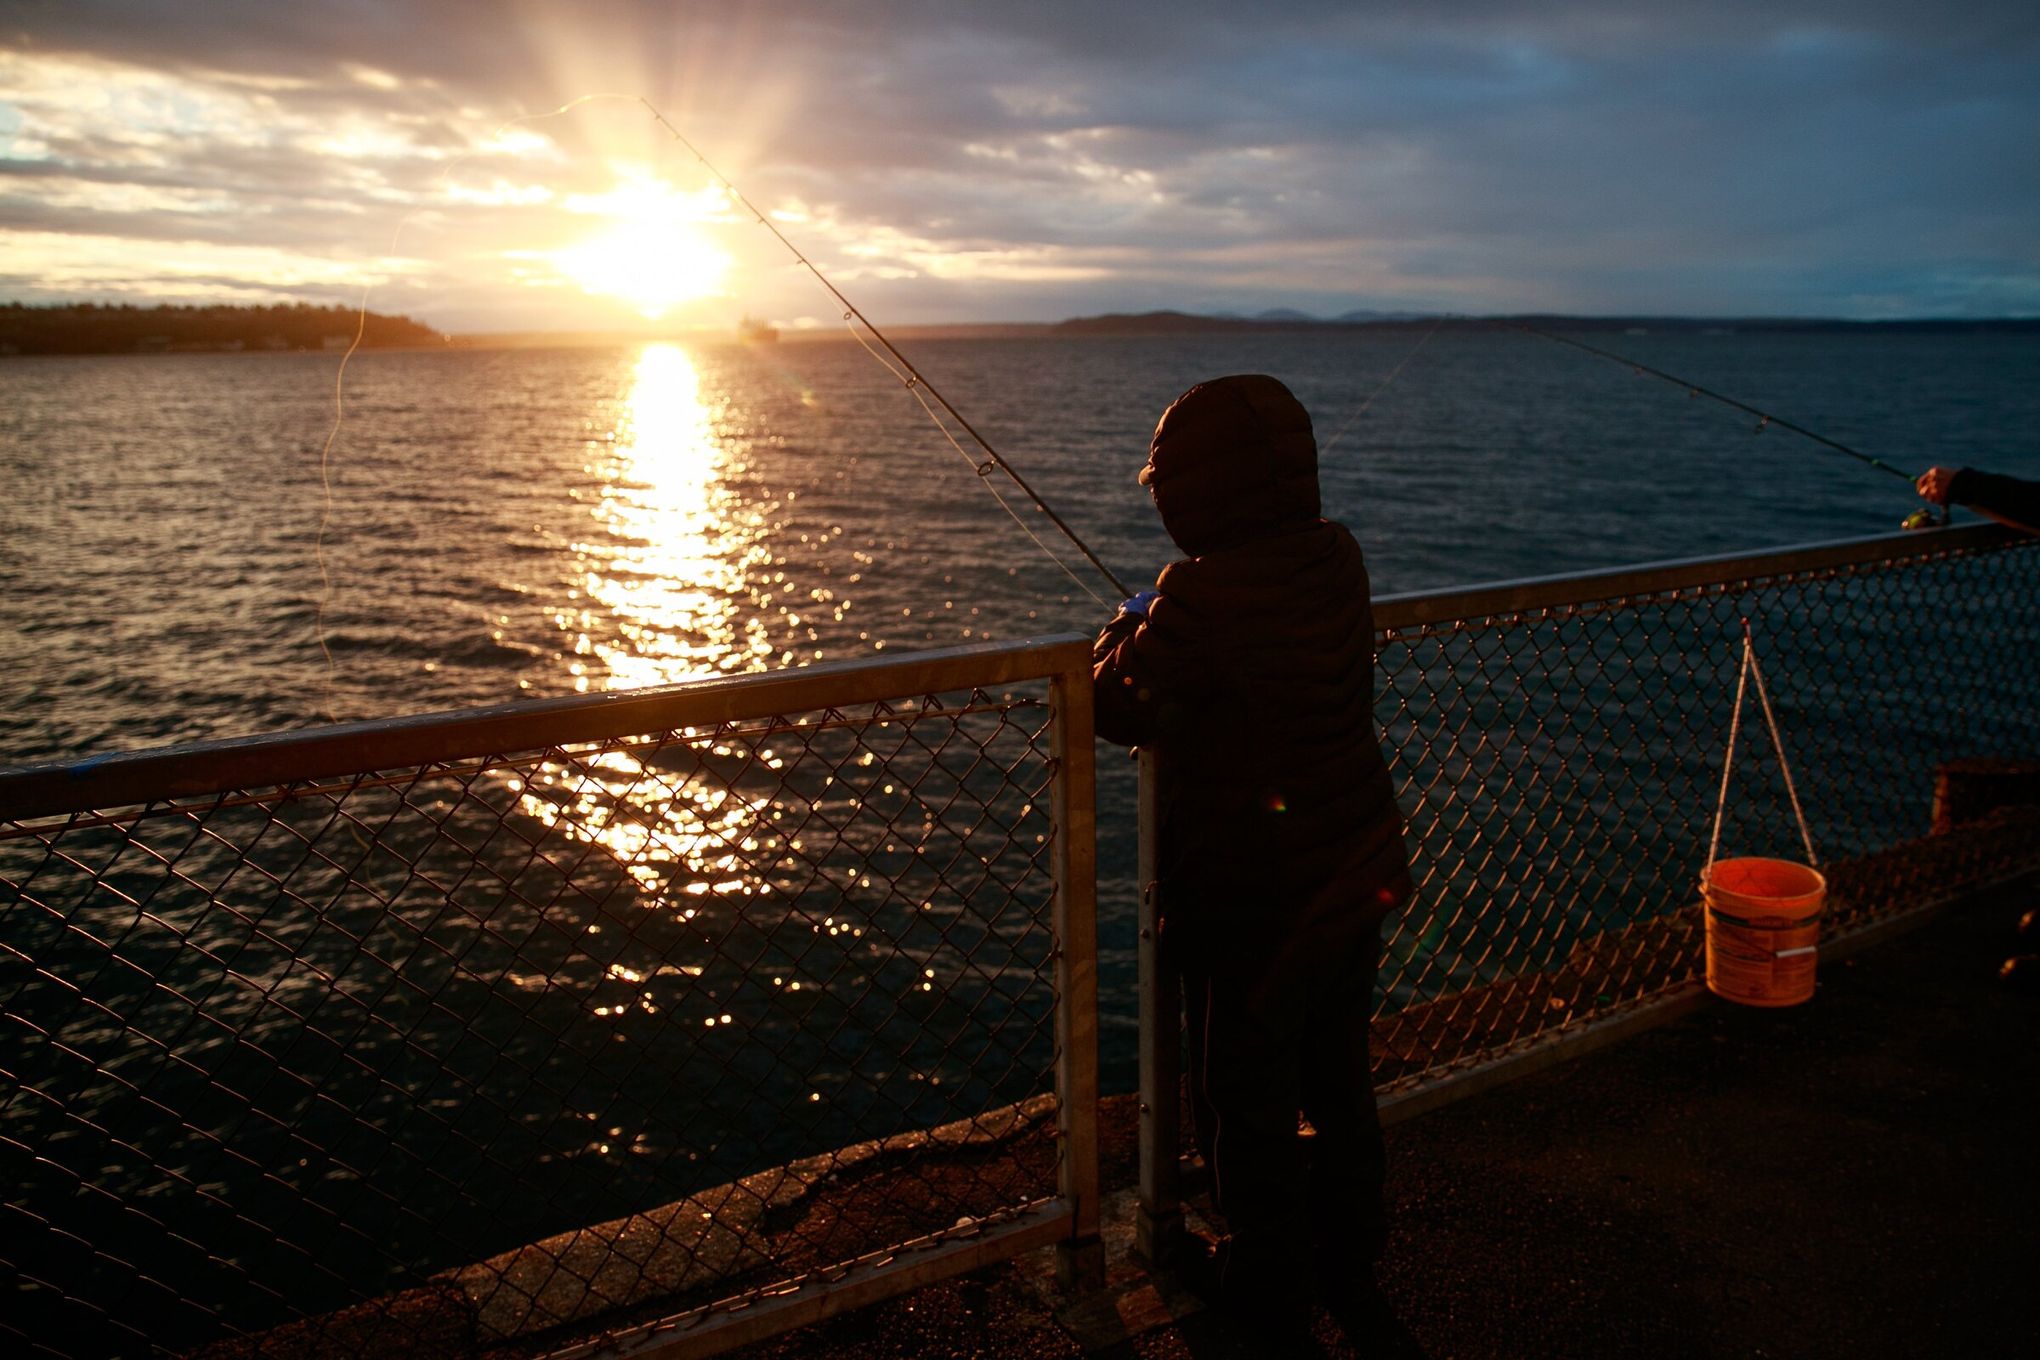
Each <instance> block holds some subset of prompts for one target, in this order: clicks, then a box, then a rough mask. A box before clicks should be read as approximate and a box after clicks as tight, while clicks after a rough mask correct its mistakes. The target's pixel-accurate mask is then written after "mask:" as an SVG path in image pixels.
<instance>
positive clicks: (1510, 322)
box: [1047, 311, 2040, 336]
mask: <svg viewBox="0 0 2040 1360" xmlns="http://www.w3.org/2000/svg"><path fill="white" fill-rule="evenodd" d="M1511 326H1533V327H1536V328H1538V329H1540V330H1565V331H1599V332H1616V333H1624V334H1635V333H1642V334H1649V333H1651V332H1654V331H1665V332H1673V333H1679V334H1703V335H1705V334H1715V335H1729V334H1740V333H1749V332H1753V333H1762V334H1773V335H1775V334H1795V333H1820V334H1901V333H1902V334H1950V335H1954V334H1971V333H1989V334H2040V317H1933V318H1909V319H1897V320H1890V321H1847V320H1841V319H1838V318H1831V317H1766V316H1755V317H1691V316H1573V315H1566V314H1562V313H1537V312H1526V313H1514V314H1510V315H1503V316H1455V315H1449V314H1448V315H1435V314H1434V315H1406V314H1397V315H1386V316H1345V317H1338V318H1333V319H1319V318H1316V317H1306V316H1272V317H1271V316H1260V317H1239V316H1203V315H1197V314H1194V313H1189V312H1167V311H1164V312H1135V313H1108V314H1106V315H1103V316H1087V317H1076V318H1072V319H1071V320H1068V321H1061V322H1057V323H1055V324H1054V325H1052V326H1049V327H1048V328H1047V330H1048V332H1049V333H1050V334H1052V335H1060V336H1070V335H1214V334H1258V333H1268V332H1296V331H1305V332H1324V331H1331V332H1342V331H1382V330H1390V331H1408V330H1429V329H1433V328H1436V329H1438V330H1459V331H1469V330H1494V329H1497V328H1507V327H1511Z"/></svg>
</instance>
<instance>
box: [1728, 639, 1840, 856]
mask: <svg viewBox="0 0 2040 1360" xmlns="http://www.w3.org/2000/svg"><path fill="white" fill-rule="evenodd" d="M1753 676H1754V677H1755V678H1756V682H1757V703H1758V706H1759V707H1761V708H1762V709H1763V711H1764V725H1765V726H1766V727H1768V728H1769V729H1770V731H1771V746H1772V748H1773V749H1775V750H1776V751H1777V752H1778V769H1779V772H1780V773H1782V774H1783V775H1784V776H1785V795H1786V797H1788V798H1790V799H1791V800H1792V815H1793V816H1794V817H1795V818H1797V819H1798V821H1799V839H1800V840H1801V841H1803V842H1805V844H1806V862H1807V863H1808V864H1809V865H1811V866H1812V867H1813V868H1815V869H1818V868H1820V859H1819V857H1818V856H1816V855H1815V854H1814V853H1813V833H1812V832H1811V831H1809V830H1807V828H1806V813H1805V812H1803V811H1802V810H1801V809H1800V806H1799V790H1798V789H1797V788H1795V787H1794V786H1793V783H1792V766H1791V763H1790V762H1788V761H1787V760H1786V759H1785V742H1784V739H1783V738H1781V737H1780V736H1779V735H1778V717H1777V715H1776V714H1775V713H1773V712H1772V711H1771V696H1770V694H1769V693H1768V692H1766V690H1765V689H1764V672H1763V670H1762V668H1760V667H1759V666H1758V665H1757V649H1756V647H1755V646H1754V645H1753V644H1752V643H1751V641H1750V621H1749V620H1748V619H1744V620H1743V621H1742V669H1741V670H1740V671H1738V672H1737V673H1736V677H1735V711H1734V712H1733V713H1732V714H1730V716H1729V719H1728V753H1727V754H1726V755H1724V756H1723V757H1722V759H1721V796H1720V797H1719V798H1718V799H1716V800H1715V804H1714V838H1713V839H1712V840H1710V841H1709V842H1708V843H1707V867H1708V868H1709V869H1712V868H1713V867H1714V859H1715V856H1716V855H1717V854H1719V853H1720V850H1721V815H1722V813H1723V812H1725V811H1727V809H1728V775H1729V771H1730V770H1732V769H1733V768H1734V767H1735V739H1736V736H1737V734H1738V733H1740V732H1741V731H1742V711H1743V695H1744V693H1745V691H1746V690H1747V689H1748V686H1749V681H1750V679H1751V677H1753Z"/></svg>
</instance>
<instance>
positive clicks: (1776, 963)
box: [1700, 859, 1827, 1006]
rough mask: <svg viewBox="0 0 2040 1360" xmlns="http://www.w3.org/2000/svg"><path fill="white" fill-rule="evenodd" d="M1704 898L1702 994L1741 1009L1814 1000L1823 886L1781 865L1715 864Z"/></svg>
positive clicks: (1814, 875)
mask: <svg viewBox="0 0 2040 1360" xmlns="http://www.w3.org/2000/svg"><path fill="white" fill-rule="evenodd" d="M1700 890H1701V893H1702V895H1703V896H1704V897H1705V898H1706V899H1707V989H1708V990H1709V991H1711V992H1713V993H1714V994H1715V995H1716V996H1719V997H1722V998H1725V999H1726V1000H1729V1001H1740V1002H1741V1003H1742V1004H1744V1005H1745V1006H1796V1005H1798V1004H1799V1003H1800V1002H1802V1001H1804V1000H1806V999H1807V998H1808V997H1810V996H1812V995H1813V970H1814V965H1815V964H1816V963H1817V962H1818V961H1819V959H1820V945H1819V940H1820V913H1821V908H1822V906H1823V905H1825V904H1826V902H1827V880H1826V879H1825V878H1822V877H1821V876H1820V874H1819V873H1818V872H1816V871H1815V870H1813V869H1809V868H1807V867H1806V866H1805V865H1804V864H1795V863H1793V862H1792V861H1790V860H1783V859H1720V860H1716V861H1715V862H1714V863H1713V864H1711V865H1709V866H1708V867H1707V872H1706V875H1705V876H1704V877H1703V878H1702V879H1701V880H1700Z"/></svg>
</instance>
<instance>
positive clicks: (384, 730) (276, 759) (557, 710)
mask: <svg viewBox="0 0 2040 1360" xmlns="http://www.w3.org/2000/svg"><path fill="white" fill-rule="evenodd" d="M1090 645H1091V640H1090V638H1089V637H1088V636H1086V635H1083V634H1078V633H1054V634H1049V635H1046V636H1043V637H1037V638H1023V639H1021V640H1019V641H1015V642H977V643H968V644H965V645H962V646H956V647H938V648H935V649H933V650H930V651H925V652H912V653H906V654H903V655H900V656H890V657H881V658H876V659H873V658H859V659H856V660H851V661H832V662H822V663H819V664H817V665H813V666H801V667H797V668H795V669H791V670H783V671H768V672H763V673H760V674H756V675H739V676H728V675H717V676H707V677H704V678H702V679H699V680H683V681H679V682H677V683H675V684H670V685H655V686H651V687H648V688H644V689H632V690H623V691H618V692H616V693H609V694H581V695H574V696H571V697H567V698H559V699H527V700H520V701H517V702H512V703H504V704H495V705H491V706H488V707H484V708H472V709H462V710H457V711H454V712H446V713H427V714H419V715H415V716H411V717H404V718H391V719H379V720H371V721H366V722H351V723H339V724H335V725H332V726H326V727H315V728H309V729H307V730H304V731H299V732H281V733H271V734H267V735H264V736H257V737H243V738H237V739H232V740H227V741H204V742H195V743H191V744H187V745H179V746H164V747H157V748H154V749H151V750H144V751H123V752H118V753H114V754H108V755H97V756H86V757H83V758H80V759H74V760H64V761H52V762H48V763H43V764H35V765H24V766H18V767H15V768H12V769H0V821H18V820H21V819H23V818H27V817H48V816H58V815H62V814H66V813H75V812H88V811H95V810H105V809H110V808H120V807H130V806H133V805H135V804H139V803H147V802H156V801H161V800H163V799H174V798H203V797H207V796H209V795H212V794H219V793H227V792H231V791H233V790H236V789H245V788H252V787H256V786H259V785H268V784H290V783H299V782H302V781H305V780H315V779H331V778H338V777H342V776H351V775H357V774H359V773H361V772H363V771H369V770H379V769H393V768H399V767H409V766H417V765H430V764H443V763H446V762H449V761H460V760H476V759H483V758H487V757H492V756H500V755H504V754H507V753H510V752H516V751H528V750H536V749H541V748H544V747H548V746H558V745H566V744H569V743H573V742H586V741H614V740H617V739H619V738H624V737H629V736H634V735H636V734H638V733H643V732H658V731H671V730H673V729H676V728H681V727H690V726H714V725H715V724H718V723H725V722H737V721H741V720H743V719H746V718H763V717H770V716H772V715H774V714H780V713H798V712H808V711H814V710H827V709H833V708H840V707H843V706H846V705H853V704H865V703H877V702H881V701H883V700H887V699H896V698H899V697H901V696H903V695H923V694H934V693H937V692H940V691H944V690H955V689H968V688H974V687H982V686H987V685H1005V684H1013V683H1017V682H1019V681H1022V680H1034V679H1039V678H1041V677H1043V676H1047V675H1053V674H1056V673H1059V672H1068V671H1072V670H1075V669H1077V668H1080V667H1088V665H1089V656H1090Z"/></svg>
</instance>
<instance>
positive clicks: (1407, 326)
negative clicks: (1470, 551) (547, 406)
mask: <svg viewBox="0 0 2040 1360" xmlns="http://www.w3.org/2000/svg"><path fill="white" fill-rule="evenodd" d="M361 323H362V318H361V316H360V313H359V312H358V311H356V310H354V309H349V308H342V307H327V308H312V307H304V306H298V307H290V308H284V307H274V308H236V307H213V308H195V307H192V308H183V307H163V308H154V309H143V308H125V307H120V308H117V307H99V306H93V305H89V304H88V305H77V306H71V307H67V306H62V305H59V306H56V307H46V308H41V307H27V306H23V305H21V304H0V355H9V354H18V355H33V354H65V353H69V354H121V353H127V354H137V353H139V354H166V353H168V354H175V353H206V354H221V353H242V352H246V353H263V352H275V351H294V352H299V353H302V352H304V351H307V350H309V351H311V352H313V353H328V354H331V353H337V352H340V351H344V350H346V349H347V348H349V346H350V344H351V343H352V341H353V339H354V333H355V331H356V329H357V328H361V329H364V330H365V332H366V333H365V334H363V335H362V337H361V340H362V343H361V346H360V347H361V348H364V349H383V350H437V351H441V352H443V351H445V350H447V349H579V348H613V347H617V346H625V345H646V344H659V343H666V344H703V343H706V344H717V345H721V344H728V345H738V344H744V345H752V346H755V347H757V348H761V349H766V350H770V349H771V348H773V347H774V346H775V345H778V344H787V345H805V344H819V343H834V342H841V341H846V340H850V339H853V338H855V337H854V336H853V335H852V334H851V332H850V331H849V330H848V328H846V327H839V326H811V327H805V328H803V327H796V326H792V325H783V326H781V327H779V329H778V333H777V336H776V338H774V339H769V340H764V339H754V338H747V337H745V336H744V335H742V334H741V333H739V332H738V331H737V330H735V329H732V328H727V327H720V326H689V327H675V328H673V329H671V330H666V331H658V330H625V331H614V330H579V331H484V332H468V333H454V334H447V335H442V334H440V333H439V332H437V331H434V330H432V329H431V328H429V327H427V326H423V325H420V324H419V323H417V322H414V321H412V320H411V319H410V318H408V317H385V316H379V315H376V314H374V313H370V314H369V315H368V317H367V319H366V325H365V327H363V326H362V324H361ZM1510 327H1532V328H1535V329H1538V330H1550V331H1568V332H1574V333H1585V334H1596V333H1598V334H1605V335H1648V334H1673V335H2040V317H2031V316H2029V317H1909V318H1906V317H1902V318H1895V319H1891V320H1882V321H1850V320H1843V319H1840V318H1834V317H1776V316H1752V317H1693V316H1649V315H1638V316H1580V315H1570V314H1565V313H1552V312H1525V313H1512V314H1507V315H1495V316H1475V315H1455V314H1443V315H1440V314H1424V313H1348V314H1346V315H1344V316H1338V317H1313V316H1308V315H1304V314H1301V313H1293V312H1279V313H1263V314H1261V315H1258V316H1231V315H1210V314H1203V313H1194V312H1181V311H1150V312H1108V313H1103V314H1100V315H1097V316H1080V317H1071V318H1069V319H1067V320H1064V321H1014V322H998V321H992V322H947V323H926V324H913V323H905V322H903V323H900V324H898V325H888V326H886V327H885V332H886V334H887V335H888V336H890V337H892V338H893V339H896V340H1021V339H1049V340H1071V339H1128V338H1144V337H1157V336H1185V335H1275V334H1288V335H1296V334H1304V335H1348V334H1358V333H1367V332H1390V333H1402V332H1410V331H1426V332H1428V331H1433V330H1440V331H1458V332H1468V331H1492V330H1500V329H1506V328H1510Z"/></svg>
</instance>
